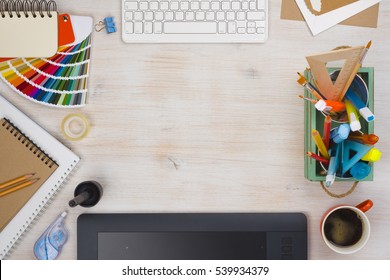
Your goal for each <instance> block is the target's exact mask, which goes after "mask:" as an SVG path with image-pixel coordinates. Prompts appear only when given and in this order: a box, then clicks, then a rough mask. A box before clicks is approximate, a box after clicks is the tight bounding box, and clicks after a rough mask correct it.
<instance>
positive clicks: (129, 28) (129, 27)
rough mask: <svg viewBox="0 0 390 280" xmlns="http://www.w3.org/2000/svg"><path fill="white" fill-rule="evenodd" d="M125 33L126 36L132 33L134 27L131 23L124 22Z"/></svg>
mask: <svg viewBox="0 0 390 280" xmlns="http://www.w3.org/2000/svg"><path fill="white" fill-rule="evenodd" d="M125 32H126V33H128V34H131V33H134V26H133V23H132V22H125Z"/></svg>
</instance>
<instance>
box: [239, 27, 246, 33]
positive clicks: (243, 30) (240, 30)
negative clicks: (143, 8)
mask: <svg viewBox="0 0 390 280" xmlns="http://www.w3.org/2000/svg"><path fill="white" fill-rule="evenodd" d="M237 33H239V34H244V33H246V28H245V27H239V28H237Z"/></svg>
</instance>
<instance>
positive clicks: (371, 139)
mask: <svg viewBox="0 0 390 280" xmlns="http://www.w3.org/2000/svg"><path fill="white" fill-rule="evenodd" d="M348 139H351V140H357V141H359V142H361V143H363V144H366V145H375V144H376V143H377V142H378V141H379V137H378V136H376V135H375V134H361V133H359V132H353V133H351V134H350V135H349V136H348Z"/></svg>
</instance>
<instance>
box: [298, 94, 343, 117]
mask: <svg viewBox="0 0 390 280" xmlns="http://www.w3.org/2000/svg"><path fill="white" fill-rule="evenodd" d="M298 96H299V97H300V98H302V99H303V100H306V101H309V102H310V103H312V104H314V107H315V108H316V109H317V110H318V111H320V112H325V113H326V112H330V111H332V112H336V113H340V112H343V111H345V104H344V103H343V102H340V101H334V100H324V99H320V100H315V99H310V98H307V97H304V96H303V95H298Z"/></svg>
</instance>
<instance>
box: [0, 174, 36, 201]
mask: <svg viewBox="0 0 390 280" xmlns="http://www.w3.org/2000/svg"><path fill="white" fill-rule="evenodd" d="M38 180H39V178H38V179H32V180H28V181H25V182H23V183H21V184H18V185H15V186H13V187H11V188H9V189H7V190H5V191H2V192H0V197H3V196H5V195H7V194H10V193H13V192H15V191H18V190H20V189H23V188H26V187H28V186H31V185H33V184H34V183H36V182H37V181H38Z"/></svg>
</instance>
